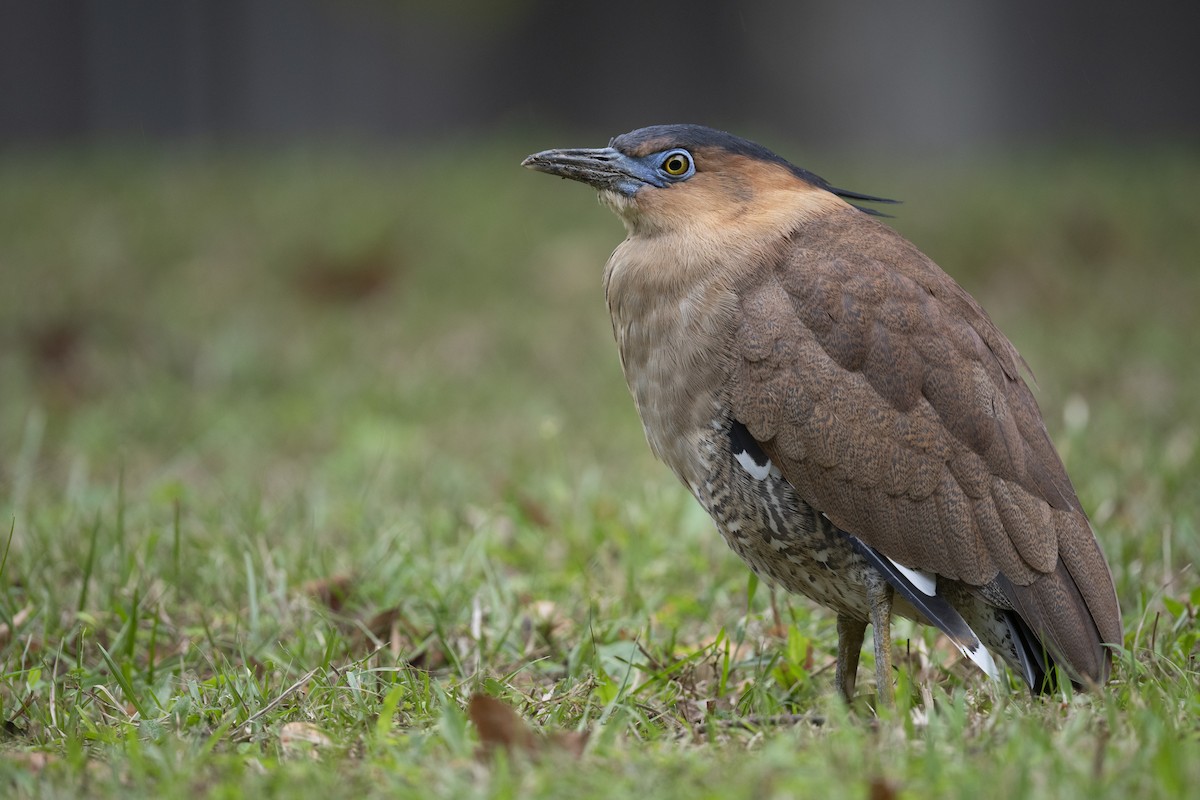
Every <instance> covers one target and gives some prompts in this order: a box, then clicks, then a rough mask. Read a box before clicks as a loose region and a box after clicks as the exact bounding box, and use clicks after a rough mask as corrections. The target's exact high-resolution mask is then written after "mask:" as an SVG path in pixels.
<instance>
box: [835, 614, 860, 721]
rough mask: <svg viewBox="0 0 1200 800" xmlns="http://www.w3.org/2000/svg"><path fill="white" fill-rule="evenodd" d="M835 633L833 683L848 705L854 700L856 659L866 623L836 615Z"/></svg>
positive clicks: (856, 678) (856, 670) (856, 677)
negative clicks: (835, 651) (836, 644)
mask: <svg viewBox="0 0 1200 800" xmlns="http://www.w3.org/2000/svg"><path fill="white" fill-rule="evenodd" d="M837 632H838V654H837V672H836V673H835V677H834V681H836V683H837V688H838V691H839V692H841V693H842V697H844V698H846V702H847V703H849V702H850V701H851V700H853V699H854V684H855V682H856V681H857V680H858V657H859V655H860V654H861V653H862V644H863V638H864V637H865V636H866V634H867V623H865V622H863V621H862V620H859V619H855V618H854V617H847V616H846V615H845V614H838V618H837Z"/></svg>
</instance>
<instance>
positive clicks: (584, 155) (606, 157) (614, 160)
mask: <svg viewBox="0 0 1200 800" xmlns="http://www.w3.org/2000/svg"><path fill="white" fill-rule="evenodd" d="M521 166H523V167H528V168H529V169H535V170H537V171H538V172H545V173H548V174H550V175H558V176H560V177H563V178H570V179H571V180H575V181H582V182H583V183H586V184H589V185H591V186H594V187H596V188H597V189H600V190H601V191H605V190H607V191H614V192H620V193H621V194H623V195H626V196H629V197H632V196H633V194H634V193H636V192H637V190H638V189H640V188H642V187H643V186H646V185H647V184H649V185H651V186H658V187H662V186H664V185H666V182H665V181H664V180H662V178H660V177H659V176H658V174H657V173H656V172H655V171H654V170H653V169H651V168H649V167H648V166H647V165H646V164H644V163H643V162H641V161H639V160H638V159H635V158H631V157H629V156H627V155H625V154H624V153H622V152H620V151H619V150H615V149H613V148H611V147H598V148H592V149H588V148H576V149H571V150H543V151H542V152H540V153H534V154H533V155H531V156H529V157H528V158H526V159H525V160H524V161H522V162H521Z"/></svg>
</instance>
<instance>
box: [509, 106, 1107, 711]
mask: <svg viewBox="0 0 1200 800" xmlns="http://www.w3.org/2000/svg"><path fill="white" fill-rule="evenodd" d="M522 166H524V167H527V168H530V169H533V170H536V171H539V172H544V173H548V174H550V175H556V176H560V177H562V178H567V179H572V180H575V181H580V182H582V183H585V184H588V185H590V186H591V187H593V188H594V189H596V190H597V191H598V194H599V199H600V201H601V203H602V204H603V205H605V206H607V207H608V208H610V209H611V210H612V211H614V212H615V213H616V215H617V216H618V217H619V218H620V219H621V220H622V221H623V222H624V225H625V229H626V238H625V239H624V240H623V241H622V242H621V243H620V244H618V245H617V246H616V248H615V250H614V251H613V252H612V255H611V256H610V258H609V259H608V262H607V264H606V266H605V269H604V292H605V298H606V302H607V305H608V310H609V312H610V314H611V317H612V327H613V333H614V337H615V339H616V342H617V348H618V351H619V355H620V362H621V367H622V370H623V373H624V376H625V379H626V382H627V383H628V386H629V390H630V392H631V394H632V396H633V400H634V403H635V405H636V407H637V411H638V414H639V416H640V418H641V422H642V426H643V428H644V432H645V435H646V439H647V441H648V443H649V446H650V448H651V450H652V451H653V453H654V454H655V455H656V456H657V457H658V459H660V460H661V461H663V462H665V464H666V465H667V466H668V467H670V469H671V470H672V471H673V472H674V473H675V474H676V475H677V476H678V478H679V479H680V481H682V483H683V485H684V486H685V487H687V489H688V490H689V491H690V492H691V494H692V495H693V496H694V497H695V499H696V500H697V501H698V502H699V503H700V505H701V506H703V507H704V509H705V511H707V512H708V514H709V515H710V516H711V517H712V519H713V521H714V522H715V524H716V527H717V529H718V530H719V531H720V533H721V535H722V536H723V537H724V539H725V541H726V542H727V543H728V544H729V546H730V547H731V548H732V549H733V551H734V552H735V553H737V555H739V556H740V557H741V558H742V559H743V560H744V561H745V562H746V563H747V565H748V566H749V567H750V568H751V569H752V570H753V571H754V572H755V573H757V574H758V575H760V576H762V577H763V578H765V579H767V580H768V581H770V582H771V583H773V584H775V585H778V586H781V587H782V588H783V589H785V590H787V591H788V592H790V593H796V594H801V595H805V596H807V597H808V598H810V599H811V600H813V601H815V602H816V603H817V604H819V605H821V606H824V607H827V608H829V609H831V610H832V611H833V612H834V613H835V614H836V617H837V636H838V644H837V657H836V658H837V660H836V669H835V676H834V681H835V684H836V686H837V690H838V691H839V692H840V693H841V695H842V696H843V697H844V698H845V699H846V700H847V701H852V700H853V698H854V697H855V690H856V685H857V684H856V681H857V672H858V663H859V658H860V655H861V651H862V648H863V642H864V639H865V636H866V628H867V625H870V626H871V629H872V637H873V646H874V655H875V685H876V693H875V699H876V702H877V704H879V705H890V704H892V703H894V688H893V686H892V679H893V678H892V654H891V646H892V643H891V620H892V617H893V615H897V616H900V617H904V618H908V619H912V620H915V621H916V622H918V623H921V624H925V625H932V626H935V627H936V628H938V629H940V630H941V632H942V633H944V634H945V636H946V637H948V639H949V640H950V641H951V642H952V643H953V644H954V645H955V647H957V648H958V649H959V650H960V651H961V652H962V654H963V655H964V656H965V657H967V658H969V659H970V661H971V662H972V663H974V664H976V665H978V667H979V668H980V669H982V670H983V671H984V672H986V673H987V674H988V675H990V676H991V677H992V678H994V679H996V680H1003V677H1002V673H1001V672H1000V669H999V667H998V666H997V664H996V660H995V658H994V656H993V654H998V655H999V656H1000V658H1001V659H1002V661H1003V662H1004V663H1006V664H1007V665H1008V667H1009V668H1010V669H1012V670H1013V671H1014V672H1015V673H1016V674H1017V675H1018V676H1019V678H1020V679H1022V680H1023V681H1024V682H1025V683H1026V684H1027V685H1028V687H1029V689H1030V691H1031V692H1032V693H1033V694H1035V695H1036V694H1048V693H1053V692H1055V691H1057V690H1059V688H1061V685H1062V680H1061V678H1060V676H1059V674H1058V673H1059V670H1061V671H1062V672H1063V673H1065V676H1066V678H1067V679H1068V680H1069V681H1070V683H1071V684H1073V685H1074V686H1075V687H1078V688H1080V689H1084V690H1093V689H1098V688H1099V687H1101V686H1103V685H1104V684H1105V683H1106V682H1107V681H1108V679H1109V677H1110V673H1111V668H1112V652H1111V650H1112V646H1114V645H1117V646H1119V645H1120V644H1121V642H1122V640H1123V632H1122V624H1121V611H1120V607H1119V605H1118V602H1117V596H1116V590H1115V587H1114V583H1113V578H1112V573H1111V571H1110V570H1109V566H1108V563H1107V561H1106V560H1105V557H1104V554H1103V552H1102V551H1101V548H1100V546H1099V543H1098V542H1097V539H1096V536H1095V534H1094V532H1093V530H1092V528H1091V524H1090V522H1089V520H1088V517H1087V515H1086V513H1085V512H1084V509H1083V507H1082V506H1081V504H1080V501H1079V498H1078V496H1077V495H1076V492H1075V489H1074V487H1073V486H1072V484H1071V480H1070V478H1069V477H1068V475H1067V471H1066V468H1065V467H1064V465H1063V462H1062V460H1061V459H1060V457H1059V455H1058V453H1057V451H1056V450H1055V447H1054V444H1053V442H1052V441H1051V439H1050V436H1049V434H1048V432H1047V430H1046V426H1045V422H1044V420H1043V418H1042V415H1041V411H1040V410H1039V408H1038V405H1037V401H1036V400H1035V399H1034V396H1033V394H1032V392H1031V390H1030V388H1029V386H1028V384H1027V383H1026V381H1025V378H1024V373H1026V372H1028V371H1029V367H1028V365H1026V363H1025V361H1024V359H1023V358H1022V357H1021V356H1020V354H1019V353H1018V352H1017V350H1016V348H1015V347H1014V346H1013V345H1012V344H1011V343H1010V342H1009V340H1008V339H1007V338H1006V337H1005V336H1004V334H1003V333H1001V332H1000V330H999V329H998V328H997V327H996V325H995V324H994V323H993V322H992V320H991V319H990V318H989V317H988V315H987V313H986V312H985V311H984V310H983V308H982V307H981V306H980V305H979V303H978V302H976V301H975V299H974V298H973V297H971V295H969V294H968V293H967V292H966V291H965V290H964V289H962V288H961V287H960V286H959V285H958V283H957V282H955V280H954V279H953V278H951V277H950V276H949V275H948V274H946V273H945V272H944V271H943V270H942V269H941V268H940V267H938V266H937V265H936V264H935V263H934V262H933V261H932V260H931V259H930V258H929V257H927V256H926V255H925V254H924V253H922V252H921V251H920V250H918V249H917V248H916V246H914V245H913V244H911V243H910V242H909V241H908V240H906V239H905V238H904V237H902V236H901V235H900V234H899V233H897V232H896V231H895V230H894V229H893V228H892V227H890V226H889V225H887V224H885V223H884V222H883V221H882V220H881V219H880V217H884V216H887V215H885V214H883V213H881V212H880V210H879V208H878V206H879V205H880V204H883V203H892V202H895V201H893V200H889V199H887V198H884V197H877V196H874V195H869V194H863V193H860V192H854V191H849V190H845V189H840V188H837V187H835V186H833V185H832V184H830V183H829V182H828V181H826V180H824V179H823V178H821V177H819V176H817V175H815V174H813V173H811V172H809V171H807V170H805V169H802V168H800V167H797V166H795V165H793V164H792V163H791V162H789V161H787V160H786V159H784V158H782V157H781V156H778V155H776V154H775V153H774V152H772V151H771V150H769V149H767V148H765V147H763V146H761V145H759V144H756V143H754V142H751V141H749V140H747V139H743V138H741V137H738V136H736V135H733V134H731V133H727V132H724V131H720V130H716V129H713V128H708V127H705V126H702V125H692V124H670V125H653V126H649V127H644V128H639V129H637V130H634V131H631V132H629V133H625V134H622V135H620V136H616V137H615V138H613V139H611V140H610V142H609V144H608V146H607V147H601V148H582V149H579V148H575V149H552V150H545V151H542V152H539V153H535V154H533V155H530V156H528V157H527V158H525V160H524V161H523V162H522Z"/></svg>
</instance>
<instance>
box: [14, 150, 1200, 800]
mask: <svg viewBox="0 0 1200 800" xmlns="http://www.w3.org/2000/svg"><path fill="white" fill-rule="evenodd" d="M575 144H585V145H586V144H592V142H577V141H573V140H572V141H562V140H560V139H559V138H554V137H548V136H545V135H541V136H536V137H531V136H521V137H518V136H510V137H509V138H507V139H506V140H504V141H502V142H500V143H496V142H492V143H488V144H486V145H485V144H482V143H477V142H467V141H463V142H456V143H454V144H445V145H442V146H440V147H429V148H426V149H424V150H422V151H419V152H416V151H411V152H410V151H387V150H383V149H374V150H372V149H370V148H358V149H349V148H348V149H342V150H331V149H326V148H316V149H304V148H297V149H294V150H284V151H274V152H265V151H264V152H256V151H250V150H244V151H234V152H225V153H220V154H212V153H203V152H199V151H191V150H179V151H174V152H170V151H161V152H154V153H149V154H147V153H138V152H134V151H122V150H104V151H89V152H50V151H45V152H37V151H28V152H22V151H12V150H10V151H8V152H7V153H4V154H0V281H2V283H0V289H2V291H0V522H2V523H3V524H2V526H0V674H2V675H3V679H2V682H0V720H3V725H4V730H3V733H0V793H3V794H4V796H9V797H20V796H37V797H74V796H92V797H125V796H130V795H133V796H154V797H190V796H194V795H196V794H198V793H205V794H210V793H211V794H212V795H215V796H229V797H236V796H242V795H249V796H258V795H270V794H278V795H281V796H288V797H330V796H336V797H355V796H368V795H369V796H376V795H378V796H414V797H520V798H535V797H581V798H586V797H599V796H630V795H634V794H637V795H640V796H643V797H648V798H649V797H653V798H659V797H662V798H671V797H681V798H682V797H686V798H689V800H695V799H696V798H704V797H720V798H737V797H747V798H756V799H760V798H766V797H809V796H811V797H842V796H847V797H872V798H891V797H914V798H915V797H928V796H970V797H975V798H988V797H998V798H999V797H1002V798H1014V797H1025V796H1039V795H1040V796H1046V797H1055V798H1088V800H1099V798H1108V797H1113V798H1116V797H1120V798H1130V797H1137V798H1142V797H1172V796H1185V795H1188V794H1189V792H1194V791H1195V787H1196V786H1197V785H1200V723H1198V722H1197V720H1198V719H1200V665H1198V663H1197V657H1198V655H1200V646H1198V641H1200V635H1198V627H1197V622H1196V614H1197V609H1198V608H1200V579H1198V578H1197V575H1196V571H1195V568H1194V567H1193V564H1195V563H1196V562H1197V560H1198V557H1200V539H1198V536H1197V526H1198V513H1200V488H1198V487H1200V456H1198V454H1197V449H1198V446H1200V412H1198V411H1197V409H1200V370H1197V364H1198V361H1197V345H1198V343H1200V321H1198V320H1200V314H1198V313H1197V307H1198V306H1200V204H1198V203H1197V200H1196V187H1197V186H1198V185H1200V152H1197V151H1195V150H1188V149H1183V148H1151V147H1141V148H1139V149H1136V150H1123V151H1120V150H1112V149H1089V150H1085V151H1083V152H1074V151H1067V150H1056V151H1040V152H1035V153H1025V154H1022V155H1021V156H1020V157H1019V158H1018V157H1016V156H1011V157H1006V158H995V159H992V160H989V161H986V162H972V163H958V162H956V163H953V164H935V163H929V164H925V165H924V166H922V167H918V166H915V165H906V166H904V167H902V168H896V167H885V166H883V165H881V164H874V165H872V164H869V163H865V162H862V161H857V160H852V159H849V158H844V159H841V160H838V161H832V160H831V161H826V162H821V161H819V160H818V159H817V158H816V154H810V157H809V159H808V160H807V162H806V163H805V166H807V167H809V168H811V169H813V170H815V171H816V172H818V173H822V174H825V175H826V176H827V177H829V178H830V179H832V180H834V182H835V183H837V184H838V185H847V186H851V187H853V188H856V189H861V190H863V191H867V192H877V193H881V194H885V195H889V196H898V197H902V198H903V199H904V200H905V201H906V202H905V204H904V205H902V206H899V207H897V209H896V212H895V213H896V215H897V216H896V219H895V220H893V221H892V222H893V224H894V225H895V226H896V227H897V228H898V229H900V230H901V231H902V232H903V233H905V234H906V235H907V236H909V237H910V238H912V239H913V240H914V241H915V242H916V243H917V244H918V245H919V246H920V247H921V248H922V249H924V250H925V251H926V252H927V253H929V254H930V255H931V256H932V257H933V258H934V259H935V260H936V261H938V262H939V263H940V264H941V265H942V266H943V267H945V268H946V269H947V270H948V271H949V272H950V273H951V274H952V275H954V276H955V277H956V278H957V279H958V280H959V281H960V282H961V283H963V285H964V286H966V287H967V288H968V290H970V291H971V292H972V293H973V294H975V296H976V297H977V298H979V299H980V300H981V302H982V303H983V305H984V306H985V307H986V308H988V309H989V311H990V313H991V314H992V316H993V318H994V319H995V320H996V321H997V322H998V324H999V325H1000V327H1001V328H1002V329H1004V330H1005V331H1006V332H1007V333H1008V334H1009V336H1010V337H1011V338H1012V339H1013V341H1014V342H1015V343H1016V344H1017V346H1018V348H1020V349H1021V351H1022V353H1023V354H1024V356H1025V358H1026V360H1027V361H1028V362H1029V363H1030V365H1031V367H1032V369H1033V372H1034V374H1035V375H1036V376H1037V380H1038V390H1037V394H1038V399H1039V402H1040V403H1041V405H1042V409H1043V411H1044V413H1045V416H1046V419H1047V422H1048V425H1049V427H1050V430H1051V434H1052V436H1053V437H1054V439H1055V441H1056V442H1057V444H1058V446H1059V448H1060V452H1061V453H1062V455H1063V457H1064V460H1065V461H1066V463H1067V466H1068V469H1069V471H1070V473H1071V475H1072V477H1073V479H1074V481H1075V483H1076V486H1077V489H1078V491H1079V495H1080V497H1081V499H1082V500H1083V503H1084V506H1085V507H1086V508H1087V509H1088V510H1089V512H1090V513H1091V516H1092V519H1093V522H1094V525H1095V528H1096V530H1097V533H1098V535H1099V537H1100V540H1101V543H1102V545H1103V547H1104V549H1105V551H1106V553H1107V554H1108V557H1109V561H1110V563H1111V565H1112V567H1113V572H1114V575H1115V577H1116V582H1117V588H1118V593H1119V596H1120V601H1121V606H1122V609H1123V610H1124V614H1125V625H1126V631H1127V634H1126V641H1125V650H1124V652H1123V653H1122V654H1121V655H1120V659H1119V663H1118V665H1117V668H1116V670H1115V675H1114V680H1113V682H1112V684H1111V685H1110V686H1109V688H1108V690H1107V691H1106V692H1104V693H1101V694H1095V695H1082V694H1075V695H1071V694H1069V693H1068V694H1065V695H1061V696H1057V697H1053V698H1049V699H1044V700H1037V699H1031V698H1030V697H1029V696H1028V694H1027V693H1026V692H1024V691H1023V690H1021V689H1020V687H1019V686H1018V685H1017V684H1016V683H1013V684H1012V686H1011V687H1009V686H1005V687H996V686H993V685H989V684H988V683H987V682H986V681H985V680H983V679H982V678H981V677H980V676H978V675H976V674H974V673H973V672H972V671H971V670H970V669H968V668H966V667H965V666H964V665H963V664H961V663H958V661H957V659H956V658H955V657H954V652H953V650H950V649H947V648H946V647H945V645H944V643H943V642H942V641H940V640H939V639H938V637H936V636H935V635H933V633H932V632H931V631H928V630H924V629H918V628H915V627H913V626H911V625H907V624H900V623H898V624H897V626H896V628H895V630H894V634H895V644H896V653H897V662H898V666H899V681H900V686H899V690H898V708H897V709H896V710H895V711H894V712H891V713H885V714H883V715H882V716H881V717H880V718H878V719H875V718H873V717H872V715H871V714H870V712H869V710H868V705H869V703H870V701H871V697H870V695H871V693H872V692H873V687H872V685H871V681H870V678H869V675H870V672H869V670H870V668H871V666H872V662H871V659H870V654H869V653H864V663H863V666H862V672H861V674H860V689H859V691H860V692H861V693H862V696H861V697H860V698H858V701H857V702H856V703H855V706H854V708H853V709H846V708H845V707H844V706H843V705H842V704H841V703H840V702H839V701H838V699H837V697H836V695H835V694H834V692H833V691H832V664H833V660H834V654H835V644H836V634H835V630H834V619H833V616H832V614H830V613H828V612H825V611H823V610H820V609H817V608H815V607H814V606H812V605H811V604H810V603H808V602H807V601H806V600H804V599H802V598H789V597H787V596H786V595H783V594H779V593H774V592H772V590H771V589H770V587H768V586H766V585H759V584H757V583H756V582H755V581H753V580H751V579H750V577H749V573H748V571H747V570H746V569H745V567H744V566H743V565H742V564H741V563H740V562H739V561H738V560H737V558H736V557H735V556H733V554H732V553H730V552H728V551H727V549H726V547H725V545H724V543H723V542H722V540H721V539H720V537H719V536H718V535H717V534H716V532H715V530H714V529H713V527H712V525H711V523H709V522H708V520H707V518H706V517H705V516H704V515H703V513H702V512H701V511H699V509H698V508H697V507H695V505H694V503H693V502H692V501H691V500H690V498H689V497H688V496H687V495H686V493H685V491H684V490H683V488H682V487H681V486H679V485H678V484H677V483H676V482H675V480H674V478H673V477H672V476H671V475H670V473H669V472H668V471H667V470H666V468H665V467H663V466H661V465H660V464H657V463H656V462H655V461H654V460H653V458H652V457H651V455H650V454H649V452H648V449H647V447H646V446H645V443H644V441H643V439H642V434H641V429H640V426H639V424H638V421H637V419H636V415H635V413H634V410H633V406H632V403H631V402H630V401H629V398H628V396H627V393H626V390H625V387H624V384H623V382H622V379H621V376H620V371H619V367H618V364H617V357H616V351H615V347H614V346H613V343H612V341H611V331H610V328H609V322H608V318H607V313H606V311H605V308H604V301H603V295H602V291H601V288H600V276H601V270H602V267H603V264H604V260H605V258H606V256H607V254H608V252H609V250H610V249H611V248H612V247H613V246H614V245H615V244H616V242H617V241H619V239H620V237H621V235H622V230H621V227H620V223H619V222H618V221H617V220H616V219H615V217H613V216H612V215H611V214H610V213H609V212H608V211H606V210H604V209H603V208H600V207H599V206H597V204H596V202H595V198H594V196H593V194H592V193H591V192H590V191H588V190H586V189H585V188H583V187H581V186H579V185H577V184H572V183H564V182H560V181H553V180H550V179H549V178H547V177H546V176H541V175H534V174H532V173H528V172H526V171H523V170H521V169H520V168H519V167H518V166H517V165H518V162H519V161H520V159H521V157H522V156H524V155H525V154H526V153H528V152H532V151H534V150H540V149H543V148H545V147H550V146H558V145H575ZM788 152H791V151H788ZM477 693H478V694H484V695H489V696H491V697H493V698H495V699H496V700H498V701H500V703H498V704H489V703H488V702H487V701H486V700H480V699H476V701H475V702H473V703H472V702H471V700H470V699H471V697H472V695H475V694H477ZM501 704H502V705H501ZM507 715H516V716H507ZM517 717H519V719H518V718H517ZM584 735H586V737H587V738H586V741H585V739H584ZM504 744H511V745H512V750H511V751H509V750H506V749H505V748H504V747H503V746H499V745H504ZM489 746H492V750H493V752H491V754H490V755H488V754H485V752H484V751H486V750H488V749H489ZM580 751H582V752H581V753H580Z"/></svg>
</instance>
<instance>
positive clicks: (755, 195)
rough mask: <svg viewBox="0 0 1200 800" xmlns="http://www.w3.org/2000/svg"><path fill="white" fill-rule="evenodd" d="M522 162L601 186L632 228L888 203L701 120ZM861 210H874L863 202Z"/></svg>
mask: <svg viewBox="0 0 1200 800" xmlns="http://www.w3.org/2000/svg"><path fill="white" fill-rule="evenodd" d="M522 166H525V167H529V168H530V169H534V170H538V171H539V172H546V173H549V174H551V175H559V176H561V177H563V178H571V179H573V180H577V181H582V182H584V183H587V184H589V185H591V186H593V187H595V188H596V189H597V190H598V191H599V192H600V200H601V201H602V202H603V203H604V204H605V205H607V206H608V207H609V208H611V209H612V210H613V211H615V212H616V213H617V214H618V215H619V216H620V217H621V218H622V219H623V220H624V221H625V224H626V226H627V227H628V228H629V230H630V232H631V233H639V232H641V233H651V232H654V231H656V230H664V229H667V230H669V229H678V228H680V227H692V226H696V225H698V224H699V225H703V224H710V223H728V222H732V221H736V220H738V219H742V220H746V219H748V218H753V217H755V216H759V215H762V214H766V213H770V211H771V210H772V209H780V208H783V207H789V208H794V207H805V206H808V207H811V210H812V212H813V213H814V214H816V213H819V212H820V210H822V209H828V208H832V207H843V208H844V207H845V201H844V200H842V199H841V198H847V199H850V200H860V201H865V202H885V203H890V202H894V201H891V200H885V199H884V198H880V197H872V196H870V195H864V194H859V193H857V192H850V191H846V190H844V189H837V188H835V187H833V186H831V185H830V184H829V183H828V182H826V181H825V180H824V179H822V178H819V177H817V176H816V175H814V174H812V173H811V172H808V171H807V170H804V169H801V168H800V167H797V166H794V165H793V164H790V163H789V162H788V161H786V160H785V159H783V158H781V157H779V156H777V155H775V154H774V153H772V152H771V151H770V150H768V149H767V148H765V147H763V146H761V145H758V144H755V143H754V142H751V141H747V140H746V139H742V138H740V137H737V136H734V135H733V134H730V133H725V132H724V131H718V130H713V129H712V128H706V127H704V126H702V125H653V126H650V127H648V128H639V129H638V130H635V131H631V132H630V133H626V134H622V135H621V136H617V137H616V138H614V139H613V140H612V141H611V142H609V144H608V147H600V148H582V149H567V150H545V151H543V152H541V153H535V154H534V155H531V156H529V157H528V158H526V159H525V160H524V161H523V162H522ZM863 210H865V211H867V213H878V212H874V211H870V210H867V209H863Z"/></svg>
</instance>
